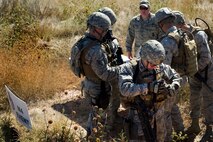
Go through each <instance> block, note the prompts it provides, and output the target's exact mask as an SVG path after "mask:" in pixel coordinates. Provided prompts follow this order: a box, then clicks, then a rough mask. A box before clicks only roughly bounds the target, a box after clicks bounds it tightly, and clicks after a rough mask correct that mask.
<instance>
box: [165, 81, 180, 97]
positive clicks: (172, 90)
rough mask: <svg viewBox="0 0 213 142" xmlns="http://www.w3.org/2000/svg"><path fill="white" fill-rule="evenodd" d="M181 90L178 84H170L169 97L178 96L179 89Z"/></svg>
mask: <svg viewBox="0 0 213 142" xmlns="http://www.w3.org/2000/svg"><path fill="white" fill-rule="evenodd" d="M178 88H179V86H178V85H176V84H170V85H168V86H167V89H168V92H169V96H171V97H172V96H174V95H176V94H177V89H178Z"/></svg>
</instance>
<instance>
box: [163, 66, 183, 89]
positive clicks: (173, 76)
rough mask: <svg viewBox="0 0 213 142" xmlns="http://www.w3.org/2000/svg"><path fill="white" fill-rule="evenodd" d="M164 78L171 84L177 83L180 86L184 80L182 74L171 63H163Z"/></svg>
mask: <svg viewBox="0 0 213 142" xmlns="http://www.w3.org/2000/svg"><path fill="white" fill-rule="evenodd" d="M162 70H163V78H164V79H165V80H167V82H169V84H172V85H176V86H177V87H178V88H179V87H180V84H181V82H182V78H181V77H180V75H179V74H178V73H177V72H176V71H175V70H174V69H172V68H171V67H170V66H169V65H166V64H162Z"/></svg>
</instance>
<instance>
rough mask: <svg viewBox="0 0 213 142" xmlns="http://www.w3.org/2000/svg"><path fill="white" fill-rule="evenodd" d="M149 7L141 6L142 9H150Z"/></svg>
mask: <svg viewBox="0 0 213 142" xmlns="http://www.w3.org/2000/svg"><path fill="white" fill-rule="evenodd" d="M148 9H149V8H148V7H144V6H140V10H148Z"/></svg>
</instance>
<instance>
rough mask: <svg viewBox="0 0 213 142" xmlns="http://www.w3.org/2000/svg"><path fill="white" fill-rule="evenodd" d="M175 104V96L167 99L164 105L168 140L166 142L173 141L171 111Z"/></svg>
mask: <svg viewBox="0 0 213 142" xmlns="http://www.w3.org/2000/svg"><path fill="white" fill-rule="evenodd" d="M174 102H175V96H173V97H170V98H168V99H166V101H165V103H164V109H165V112H164V119H165V122H166V123H165V126H166V130H167V133H166V138H165V141H166V142H170V141H172V118H171V109H172V106H173V105H174Z"/></svg>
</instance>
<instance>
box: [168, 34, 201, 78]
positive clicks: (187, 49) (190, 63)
mask: <svg viewBox="0 0 213 142" xmlns="http://www.w3.org/2000/svg"><path fill="white" fill-rule="evenodd" d="M191 35H192V34H191ZM168 36H169V37H172V38H173V39H175V40H176V42H177V44H178V56H177V57H173V59H172V64H171V67H172V68H174V69H175V70H176V71H177V72H178V73H179V74H180V75H181V76H182V75H188V76H194V74H195V73H197V71H198V61H197V57H198V53H197V46H196V43H195V41H194V39H193V38H189V36H188V35H187V33H186V32H182V33H180V31H179V32H173V33H169V34H168ZM192 36H193V35H192Z"/></svg>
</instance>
